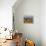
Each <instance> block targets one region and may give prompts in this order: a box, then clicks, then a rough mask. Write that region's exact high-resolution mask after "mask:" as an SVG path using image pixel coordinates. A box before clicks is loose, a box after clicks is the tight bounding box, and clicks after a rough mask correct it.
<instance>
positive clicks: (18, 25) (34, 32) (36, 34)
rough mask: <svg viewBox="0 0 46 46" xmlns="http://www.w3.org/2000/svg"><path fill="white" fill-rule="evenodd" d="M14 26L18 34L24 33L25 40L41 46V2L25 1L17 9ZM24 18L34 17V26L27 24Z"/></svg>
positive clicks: (37, 0) (36, 0)
mask: <svg viewBox="0 0 46 46" xmlns="http://www.w3.org/2000/svg"><path fill="white" fill-rule="evenodd" d="M14 6H16V5H14ZM13 10H15V11H14V20H15V22H14V24H15V29H17V30H18V32H22V33H23V36H24V38H27V39H32V40H34V41H35V43H36V46H41V23H40V17H41V0H23V2H22V3H20V5H18V6H17V8H16V7H15V8H14V9H13ZM24 16H33V20H34V23H33V24H25V23H24V20H23V19H24Z"/></svg>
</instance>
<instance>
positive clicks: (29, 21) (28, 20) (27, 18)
mask: <svg viewBox="0 0 46 46" xmlns="http://www.w3.org/2000/svg"><path fill="white" fill-rule="evenodd" d="M24 23H32V24H33V16H24Z"/></svg>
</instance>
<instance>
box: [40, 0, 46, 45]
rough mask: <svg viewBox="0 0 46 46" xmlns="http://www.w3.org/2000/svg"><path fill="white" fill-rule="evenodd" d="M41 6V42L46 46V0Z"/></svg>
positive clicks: (43, 0)
mask: <svg viewBox="0 0 46 46" xmlns="http://www.w3.org/2000/svg"><path fill="white" fill-rule="evenodd" d="M41 4H42V5H41V38H42V39H41V40H42V46H46V0H42V1H41Z"/></svg>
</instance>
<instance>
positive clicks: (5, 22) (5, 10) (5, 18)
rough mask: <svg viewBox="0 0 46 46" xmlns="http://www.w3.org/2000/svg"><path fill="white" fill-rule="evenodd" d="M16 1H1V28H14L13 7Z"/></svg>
mask: <svg viewBox="0 0 46 46" xmlns="http://www.w3.org/2000/svg"><path fill="white" fill-rule="evenodd" d="M15 2H16V0H0V27H7V28H9V29H11V28H12V6H13V4H14V3H15Z"/></svg>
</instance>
